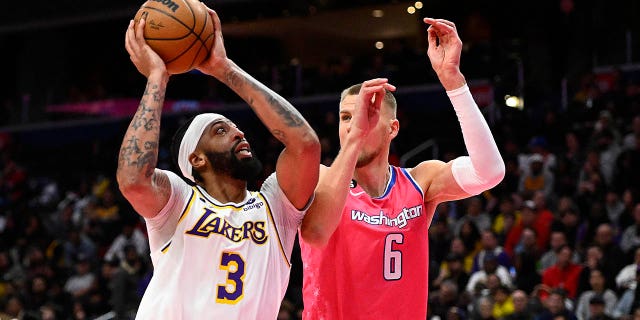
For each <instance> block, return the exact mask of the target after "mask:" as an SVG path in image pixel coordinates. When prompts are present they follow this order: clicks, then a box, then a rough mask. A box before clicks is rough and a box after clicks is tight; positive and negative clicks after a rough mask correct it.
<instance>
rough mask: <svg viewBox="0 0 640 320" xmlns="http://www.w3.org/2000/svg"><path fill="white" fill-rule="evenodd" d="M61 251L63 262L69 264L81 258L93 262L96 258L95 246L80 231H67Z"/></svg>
mask: <svg viewBox="0 0 640 320" xmlns="http://www.w3.org/2000/svg"><path fill="white" fill-rule="evenodd" d="M63 249H64V256H65V260H66V261H67V263H69V264H71V263H73V261H76V259H78V258H79V257H81V256H82V257H84V258H85V259H89V260H93V259H94V257H95V256H96V246H95V244H94V243H93V241H92V240H91V239H90V238H89V237H87V236H86V235H85V234H84V232H82V230H80V229H71V230H69V233H68V234H67V241H65V243H64V245H63Z"/></svg>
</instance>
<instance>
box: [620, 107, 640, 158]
mask: <svg viewBox="0 0 640 320" xmlns="http://www.w3.org/2000/svg"><path fill="white" fill-rule="evenodd" d="M639 140H640V115H637V116H635V117H633V120H632V121H631V131H630V132H628V133H627V134H625V135H624V138H623V139H622V147H623V148H624V149H625V150H629V149H635V148H636V145H637V142H638V141H639Z"/></svg>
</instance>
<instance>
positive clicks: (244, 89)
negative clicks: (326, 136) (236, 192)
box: [198, 10, 320, 208]
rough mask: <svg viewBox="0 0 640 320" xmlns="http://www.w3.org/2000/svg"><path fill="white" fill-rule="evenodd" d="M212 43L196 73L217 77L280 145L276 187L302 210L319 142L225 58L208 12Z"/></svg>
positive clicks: (283, 104) (286, 106)
mask: <svg viewBox="0 0 640 320" xmlns="http://www.w3.org/2000/svg"><path fill="white" fill-rule="evenodd" d="M209 13H210V14H211V17H212V19H213V23H214V28H215V43H214V46H213V49H212V52H211V54H210V57H209V59H207V61H205V62H204V63H203V64H202V65H201V66H199V68H198V69H199V70H200V71H202V72H203V73H206V74H209V75H212V76H214V77H215V78H217V79H218V80H220V81H222V82H223V83H224V84H226V85H227V86H228V87H229V88H231V89H232V90H233V91H234V92H236V93H237V94H238V95H239V96H240V97H241V98H242V99H244V100H245V101H246V102H247V103H248V104H249V106H251V109H253V111H254V112H255V113H256V114H257V115H258V117H259V118H260V120H262V123H264V125H265V126H267V128H268V129H269V131H271V133H272V134H273V135H274V136H275V137H276V138H277V139H278V140H280V142H282V143H283V144H284V146H285V149H284V150H283V151H282V153H281V154H280V157H279V158H278V163H277V165H276V174H277V177H278V182H279V184H280V187H281V188H282V190H283V191H284V193H285V194H286V195H287V198H289V201H291V203H292V204H293V205H295V206H296V207H297V208H302V207H304V206H305V205H306V204H307V202H308V201H309V199H310V197H311V196H312V194H313V190H314V188H315V186H316V183H317V181H318V173H319V164H320V142H319V141H318V137H317V136H316V133H315V132H314V131H313V129H312V128H311V126H309V124H308V123H307V121H306V120H305V119H304V118H303V117H302V115H301V114H300V113H299V112H298V110H296V109H295V108H294V107H293V106H292V105H291V104H290V103H289V102H288V101H287V100H285V99H284V98H283V97H281V96H280V95H278V94H277V93H275V92H273V91H272V90H270V89H269V88H267V87H266V86H265V85H263V84H262V83H260V82H258V81H257V80H256V79H254V78H253V77H251V76H250V75H249V74H247V73H246V72H245V71H244V70H242V69H241V68H240V67H238V66H237V65H236V64H235V63H234V62H233V61H231V60H230V59H229V58H227V54H226V51H225V48H224V43H223V38H222V31H221V29H220V19H219V18H218V15H217V14H216V13H215V12H214V11H213V10H209Z"/></svg>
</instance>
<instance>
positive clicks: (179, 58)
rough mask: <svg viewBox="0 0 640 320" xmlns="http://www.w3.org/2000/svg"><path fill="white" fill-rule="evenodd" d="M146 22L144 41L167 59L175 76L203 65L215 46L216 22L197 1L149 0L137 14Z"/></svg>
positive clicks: (136, 16) (169, 67) (135, 19)
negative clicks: (214, 26) (214, 24)
mask: <svg viewBox="0 0 640 320" xmlns="http://www.w3.org/2000/svg"><path fill="white" fill-rule="evenodd" d="M143 17H144V19H145V26H144V39H145V40H146V41H147V44H149V46H150V47H151V48H152V49H153V50H154V51H155V52H156V53H158V55H159V56H160V57H161V58H162V60H164V62H165V63H166V65H167V71H168V72H169V73H171V74H178V73H185V72H187V71H190V70H192V69H194V68H195V67H197V66H198V65H199V64H201V63H202V62H203V61H204V60H205V59H206V58H207V57H208V55H209V53H210V52H211V47H212V46H213V39H214V34H213V20H212V19H211V16H210V15H209V12H207V8H206V7H205V6H204V4H202V3H201V2H199V1H196V0H148V1H147V2H145V3H144V4H143V5H142V6H141V7H140V9H139V10H138V12H137V13H136V15H135V18H134V22H135V24H136V25H137V24H138V22H139V21H140V18H143Z"/></svg>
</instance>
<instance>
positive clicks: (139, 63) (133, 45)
mask: <svg viewBox="0 0 640 320" xmlns="http://www.w3.org/2000/svg"><path fill="white" fill-rule="evenodd" d="M144 25H145V21H144V18H143V19H140V21H138V24H137V25H135V24H134V22H133V20H131V21H129V27H127V33H126V35H125V40H124V46H125V48H126V49H127V52H129V58H131V61H132V62H133V64H134V65H135V66H136V68H137V69H138V71H139V72H140V73H142V75H144V76H145V77H147V78H149V76H151V74H152V73H154V72H156V73H158V74H160V75H163V76H164V75H166V76H168V75H169V73H168V72H167V66H166V65H165V63H164V61H162V58H160V56H159V55H158V54H157V53H156V52H155V51H153V49H151V47H149V45H148V44H147V42H146V41H145V40H144Z"/></svg>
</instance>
